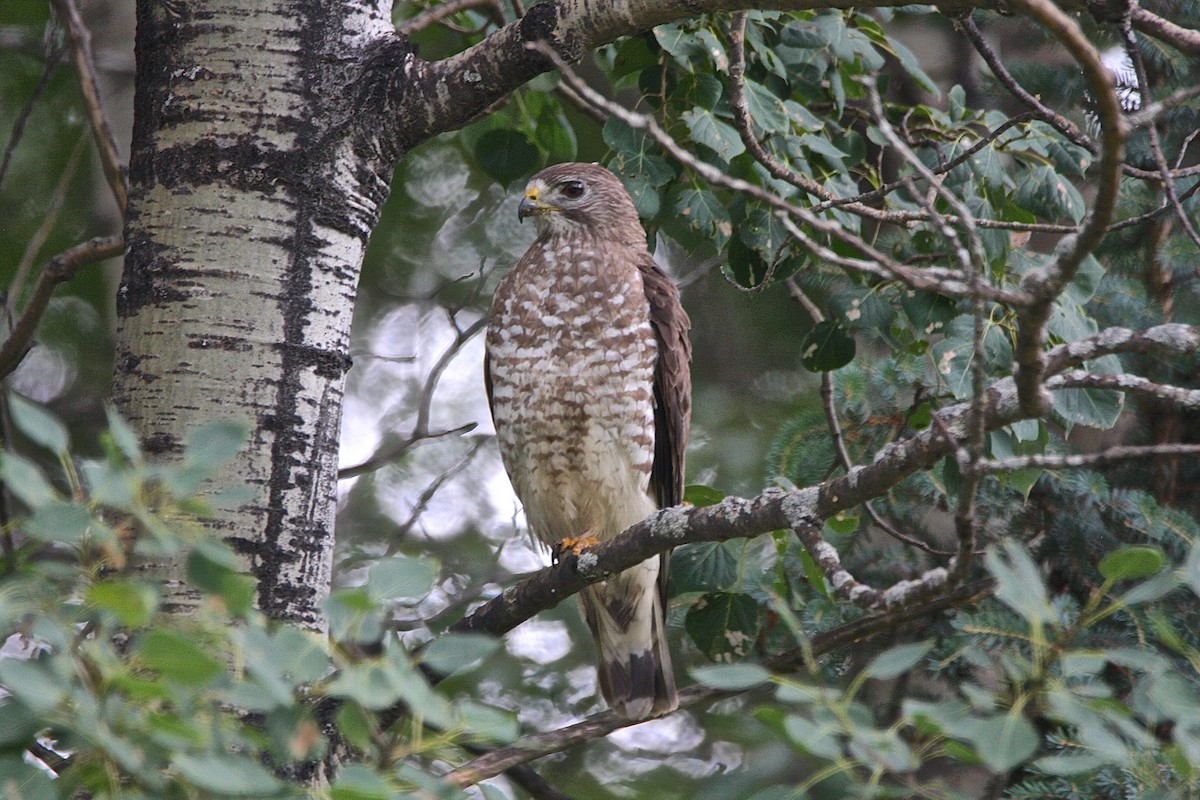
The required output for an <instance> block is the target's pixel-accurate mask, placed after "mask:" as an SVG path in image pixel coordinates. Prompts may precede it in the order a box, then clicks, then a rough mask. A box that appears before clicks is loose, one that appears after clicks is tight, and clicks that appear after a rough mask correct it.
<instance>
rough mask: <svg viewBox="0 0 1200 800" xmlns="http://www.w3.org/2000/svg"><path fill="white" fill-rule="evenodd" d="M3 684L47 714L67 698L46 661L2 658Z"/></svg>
mask: <svg viewBox="0 0 1200 800" xmlns="http://www.w3.org/2000/svg"><path fill="white" fill-rule="evenodd" d="M0 684H4V688H5V689H7V690H8V692H9V694H11V695H12V696H13V697H15V698H17V699H18V700H20V701H21V702H22V703H23V704H25V706H26V707H28V708H29V709H30V710H32V711H34V712H36V713H40V714H44V713H46V712H48V711H50V710H52V709H54V708H55V707H57V706H58V705H59V703H61V702H63V700H65V699H66V697H67V692H66V689H64V688H63V686H62V685H61V684H60V682H59V681H58V679H57V678H56V677H55V676H54V674H53V673H52V672H51V671H50V666H49V664H48V663H47V661H45V660H36V661H35V660H29V661H26V660H22V659H19V658H2V659H0Z"/></svg>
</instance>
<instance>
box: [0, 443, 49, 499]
mask: <svg viewBox="0 0 1200 800" xmlns="http://www.w3.org/2000/svg"><path fill="white" fill-rule="evenodd" d="M0 480H2V481H3V482H4V486H5V487H6V488H7V489H8V490H9V491H10V492H12V493H13V494H14V495H16V496H17V498H18V499H19V500H20V501H21V502H22V503H24V504H25V505H27V506H29V507H30V508H34V509H36V508H40V507H41V506H44V505H46V504H47V503H49V502H51V501H53V500H54V499H55V498H56V497H57V496H58V492H56V491H54V487H52V486H51V485H50V483H49V482H48V481H47V480H46V478H45V477H44V476H43V475H42V471H41V470H40V469H38V467H37V465H36V464H34V463H33V462H32V461H30V460H29V459H27V458H25V457H24V456H19V455H17V454H16V453H10V452H4V451H0Z"/></svg>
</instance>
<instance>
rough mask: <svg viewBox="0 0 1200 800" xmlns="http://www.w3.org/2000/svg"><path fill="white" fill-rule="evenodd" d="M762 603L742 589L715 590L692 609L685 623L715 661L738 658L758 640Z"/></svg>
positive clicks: (748, 650)
mask: <svg viewBox="0 0 1200 800" xmlns="http://www.w3.org/2000/svg"><path fill="white" fill-rule="evenodd" d="M758 612H759V608H758V603H757V602H755V600H754V598H753V597H751V596H750V595H748V594H742V593H740V592H712V593H710V594H706V595H704V596H703V597H701V598H700V599H699V600H698V601H696V603H695V604H694V605H693V606H692V607H691V608H689V609H688V612H687V616H686V617H685V618H684V622H683V627H684V630H686V631H687V633H688V636H690V637H692V641H693V642H695V643H696V646H697V647H699V648H700V652H702V653H704V655H706V656H708V657H709V658H711V659H712V660H713V661H725V662H729V661H735V660H737V659H739V658H744V657H745V656H746V655H747V654H749V653H750V650H751V648H753V647H754V643H755V642H756V641H757V640H758V631H759V614H758Z"/></svg>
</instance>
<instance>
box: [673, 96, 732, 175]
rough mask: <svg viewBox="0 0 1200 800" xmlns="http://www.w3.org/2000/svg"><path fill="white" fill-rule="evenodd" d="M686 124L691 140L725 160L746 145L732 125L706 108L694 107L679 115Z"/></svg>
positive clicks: (728, 159)
mask: <svg viewBox="0 0 1200 800" xmlns="http://www.w3.org/2000/svg"><path fill="white" fill-rule="evenodd" d="M681 117H682V119H683V122H684V124H685V125H687V128H688V132H689V133H690V134H691V137H692V141H694V142H696V143H697V144H702V145H704V146H705V147H707V148H709V149H710V150H712V151H713V152H714V153H716V154H717V156H718V157H719V158H720V159H721V160H722V161H725V162H729V161H730V160H731V159H733V158H734V157H736V156H739V155H741V154H742V153H744V152H745V151H746V145H745V144H743V143H742V139H741V137H740V136H738V132H737V131H736V130H735V129H734V127H733V126H732V125H730V124H729V123H727V122H724V121H722V120H719V119H717V117H716V116H715V115H714V114H713V113H712V112H711V111H709V110H708V109H707V108H700V107H699V106H697V107H696V108H693V109H691V110H690V111H685V112H683V114H682V115H681Z"/></svg>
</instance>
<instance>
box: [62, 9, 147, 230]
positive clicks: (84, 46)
mask: <svg viewBox="0 0 1200 800" xmlns="http://www.w3.org/2000/svg"><path fill="white" fill-rule="evenodd" d="M50 2H51V5H53V6H54V10H55V12H56V13H57V14H58V16H59V18H60V19H62V20H64V21H65V22H66V25H67V38H68V40H69V41H70V43H71V57H72V59H73V60H74V62H75V71H76V72H78V73H79V88H80V90H82V92H83V104H84V106H85V107H86V108H87V112H88V120H89V121H90V122H91V124H92V133H93V135H94V136H95V138H96V147H97V148H98V149H99V150H100V164H101V165H102V166H103V168H104V177H105V178H107V179H108V186H109V189H110V190H111V191H112V195H113V199H114V200H116V201H117V208H118V209H120V211H121V214H124V213H125V206H126V205H127V204H128V202H129V179H128V176H127V174H126V168H125V164H124V162H122V160H121V153H120V151H119V150H118V148H117V140H116V137H115V136H113V131H112V125H111V124H110V123H109V121H108V115H107V114H106V113H105V111H104V103H103V101H102V99H101V97H100V82H99V80H98V79H97V77H96V61H95V58H94V57H93V56H92V34H91V32H90V31H89V30H88V29H87V26H86V25H84V24H83V17H81V16H80V15H79V9H78V8H76V6H75V0H50Z"/></svg>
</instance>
